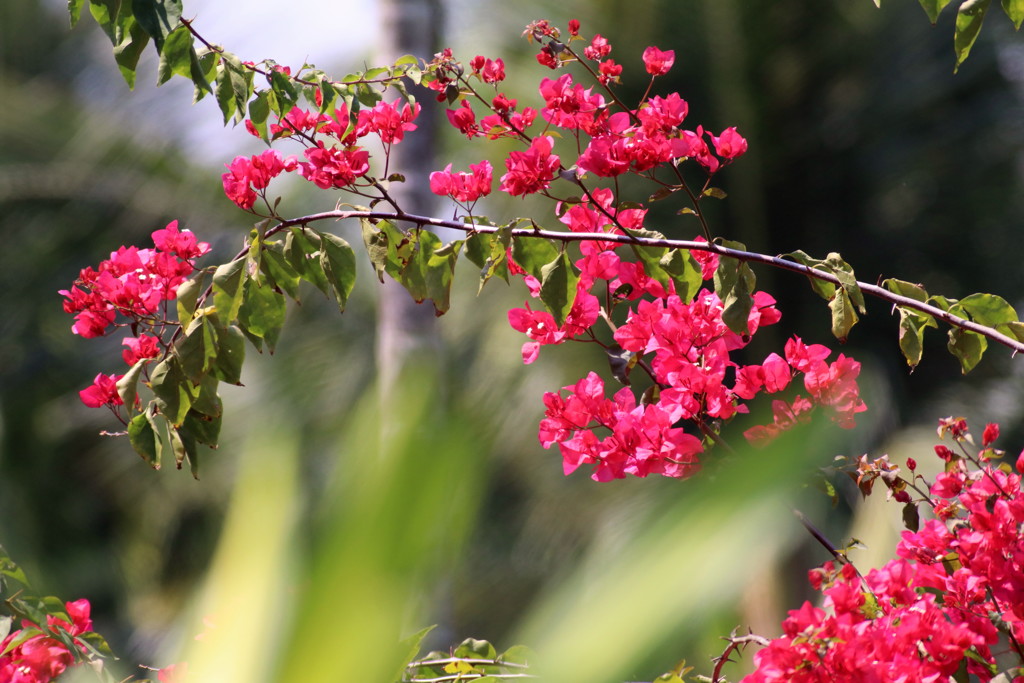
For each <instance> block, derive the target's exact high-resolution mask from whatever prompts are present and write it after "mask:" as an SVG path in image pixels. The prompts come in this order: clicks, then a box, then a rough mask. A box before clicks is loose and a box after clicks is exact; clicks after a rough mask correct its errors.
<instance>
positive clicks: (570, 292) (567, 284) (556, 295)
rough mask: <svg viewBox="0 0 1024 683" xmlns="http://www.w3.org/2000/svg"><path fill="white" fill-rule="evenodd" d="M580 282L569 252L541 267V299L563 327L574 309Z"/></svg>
mask: <svg viewBox="0 0 1024 683" xmlns="http://www.w3.org/2000/svg"><path fill="white" fill-rule="evenodd" d="M577 282H579V277H577V275H576V273H575V271H574V270H573V267H572V262H571V261H570V260H569V254H568V253H567V252H565V251H563V252H562V253H561V254H559V255H558V256H557V257H556V258H555V259H554V260H553V261H551V263H548V264H546V265H545V266H544V267H543V268H541V277H540V300H541V301H543V302H544V305H545V306H547V309H548V310H549V311H550V312H551V315H552V317H554V319H555V324H556V325H558V326H559V327H561V326H562V325H563V324H564V323H565V318H566V316H568V315H569V311H571V310H572V304H573V302H574V301H575V300H576V283H577Z"/></svg>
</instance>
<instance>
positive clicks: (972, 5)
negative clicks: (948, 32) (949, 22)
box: [953, 0, 992, 69]
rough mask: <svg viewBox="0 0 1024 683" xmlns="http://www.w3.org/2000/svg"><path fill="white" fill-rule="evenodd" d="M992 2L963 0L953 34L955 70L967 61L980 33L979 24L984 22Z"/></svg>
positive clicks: (990, 0) (988, 0) (957, 13)
mask: <svg viewBox="0 0 1024 683" xmlns="http://www.w3.org/2000/svg"><path fill="white" fill-rule="evenodd" d="M991 4H992V0H964V3H963V4H962V5H960V8H959V9H957V11H956V31H955V33H954V34H953V49H954V50H955V51H956V68H957V69H959V68H960V65H961V64H963V63H964V60H965V59H967V55H969V54H970V53H971V48H972V47H974V41H976V40H977V39H978V34H979V33H980V32H981V24H982V22H984V21H985V13H986V12H987V11H988V8H989V5H991Z"/></svg>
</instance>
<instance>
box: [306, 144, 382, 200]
mask: <svg viewBox="0 0 1024 683" xmlns="http://www.w3.org/2000/svg"><path fill="white" fill-rule="evenodd" d="M303 154H304V155H305V156H306V159H308V160H309V161H308V162H302V163H299V164H298V169H299V175H301V176H302V177H303V178H305V179H306V180H308V181H310V182H311V183H313V184H315V185H316V186H317V187H319V188H321V189H324V190H326V189H328V188H332V187H339V188H340V187H347V186H349V185H352V184H353V183H355V181H356V180H358V179H359V178H361V177H363V176H364V175H366V174H367V173H368V172H369V170H370V153H369V152H367V151H366V150H364V149H359V148H353V149H338V148H336V147H330V148H325V147H323V146H322V145H320V146H317V147H310V148H309V149H307V150H306V151H305V152H303Z"/></svg>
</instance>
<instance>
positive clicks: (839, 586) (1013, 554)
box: [744, 418, 1024, 683]
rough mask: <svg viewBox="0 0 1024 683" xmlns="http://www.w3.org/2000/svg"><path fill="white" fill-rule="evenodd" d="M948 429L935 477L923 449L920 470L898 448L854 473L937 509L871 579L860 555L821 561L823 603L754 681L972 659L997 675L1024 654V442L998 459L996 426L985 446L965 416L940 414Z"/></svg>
mask: <svg viewBox="0 0 1024 683" xmlns="http://www.w3.org/2000/svg"><path fill="white" fill-rule="evenodd" d="M938 431H939V435H940V436H945V437H949V438H951V439H952V441H953V446H952V447H950V446H947V445H945V444H939V445H937V446H936V447H935V452H936V455H937V456H938V457H939V458H941V460H942V465H943V471H942V472H941V473H939V474H938V475H936V477H935V479H934V481H932V482H931V483H930V484H929V483H928V482H927V481H926V480H925V478H924V476H922V475H921V474H919V473H917V471H916V470H917V462H916V461H914V460H913V459H908V461H907V468H908V469H909V471H910V476H909V478H904V477H903V476H901V475H900V474H899V472H900V470H899V468H898V467H896V466H895V465H893V464H892V463H891V462H889V460H888V458H879V459H877V460H875V461H868V460H867V459H866V458H862V459H861V460H860V461H859V463H858V471H857V472H856V473H855V476H856V478H857V479H858V483H860V484H861V490H862V491H863V490H865V489H866V488H868V490H869V487H865V486H864V484H865V482H868V481H875V480H880V481H883V482H884V483H885V484H886V486H887V487H888V488H889V491H890V494H891V497H892V498H894V499H895V500H896V501H898V502H901V503H903V504H904V505H907V506H914V507H915V508H916V507H917V506H920V507H923V508H925V509H926V510H927V511H929V512H930V513H931V515H932V517H931V518H929V519H927V520H925V521H923V522H922V523H921V524H920V525H917V524H916V523H914V524H913V526H914V527H915V528H912V529H910V530H907V531H904V532H903V535H902V538H901V540H900V542H899V544H898V545H897V547H896V554H897V558H896V559H893V560H891V561H890V562H888V563H887V564H886V565H885V566H884V567H882V568H881V569H878V570H873V571H871V572H869V573H868V574H867V575H866V576H864V577H863V579H862V578H860V576H859V575H858V574H857V572H856V570H855V569H854V567H853V565H852V564H846V565H845V566H843V567H842V568H841V569H838V570H837V568H836V567H835V565H834V564H833V563H828V564H826V565H825V567H824V568H822V569H818V570H814V571H812V572H811V573H810V580H811V584H812V586H813V587H814V588H815V589H817V590H820V591H821V592H822V594H823V596H824V602H823V604H822V606H821V607H815V606H813V605H812V604H811V603H809V602H808V603H804V605H803V606H802V607H801V608H800V609H798V610H794V611H792V612H790V613H789V617H788V618H787V619H786V620H785V621H784V622H783V635H782V636H781V637H780V638H777V639H775V640H773V641H771V643H770V644H769V645H768V647H767V648H765V649H763V650H761V651H760V652H758V653H757V654H756V655H755V657H754V662H755V664H756V666H757V670H756V671H755V672H754V673H753V674H751V675H750V676H747V677H746V678H745V679H744V681H745V683H767V682H770V681H787V682H793V683H800V682H802V681H815V682H816V681H835V680H871V681H882V682H888V681H893V682H895V681H899V682H903V681H908V682H916V681H937V680H943V681H944V680H948V679H949V677H950V676H953V675H954V674H956V673H957V672H958V671H960V670H961V669H962V668H964V667H966V671H967V672H968V673H969V674H971V675H972V676H976V677H977V679H978V680H981V681H988V680H991V679H992V678H993V677H994V676H995V675H996V674H997V673H999V672H1000V668H999V666H998V664H997V657H996V655H998V654H999V653H1002V652H1006V653H1009V654H1011V655H1012V659H1014V660H1015V661H1016V662H1017V663H1018V665H1019V664H1020V662H1022V661H1024V649H1022V643H1024V490H1022V489H1021V473H1022V472H1024V452H1022V453H1021V455H1020V456H1019V457H1018V458H1017V461H1016V467H1015V468H1013V467H1010V466H1009V465H1008V464H1005V463H1004V464H997V463H996V462H995V460H994V459H996V458H999V457H1001V456H1002V455H1003V453H1002V451H999V450H998V449H996V448H994V442H995V440H996V439H997V438H998V436H999V428H998V426H997V425H995V424H989V425H987V426H986V428H985V430H984V432H983V436H982V443H981V447H980V448H978V447H977V446H976V445H975V444H974V440H973V439H972V437H971V434H970V433H969V431H968V429H967V423H966V421H965V420H964V419H963V418H947V419H944V420H941V421H940V423H939V430H938ZM913 519H916V517H913ZM1010 674H1011V675H1009V676H1008V678H1007V679H1006V680H1013V681H1022V680H1024V675H1022V673H1021V672H1020V671H1017V670H1016V669H1012V670H1011V671H1010Z"/></svg>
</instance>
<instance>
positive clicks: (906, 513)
mask: <svg viewBox="0 0 1024 683" xmlns="http://www.w3.org/2000/svg"><path fill="white" fill-rule="evenodd" d="M903 526H905V527H906V528H907V529H909V530H910V531H911V532H913V533H915V534H916V533H917V531H918V529H920V527H921V515H920V514H919V512H918V509H917V503H906V504H905V505H904V506H903Z"/></svg>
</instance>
